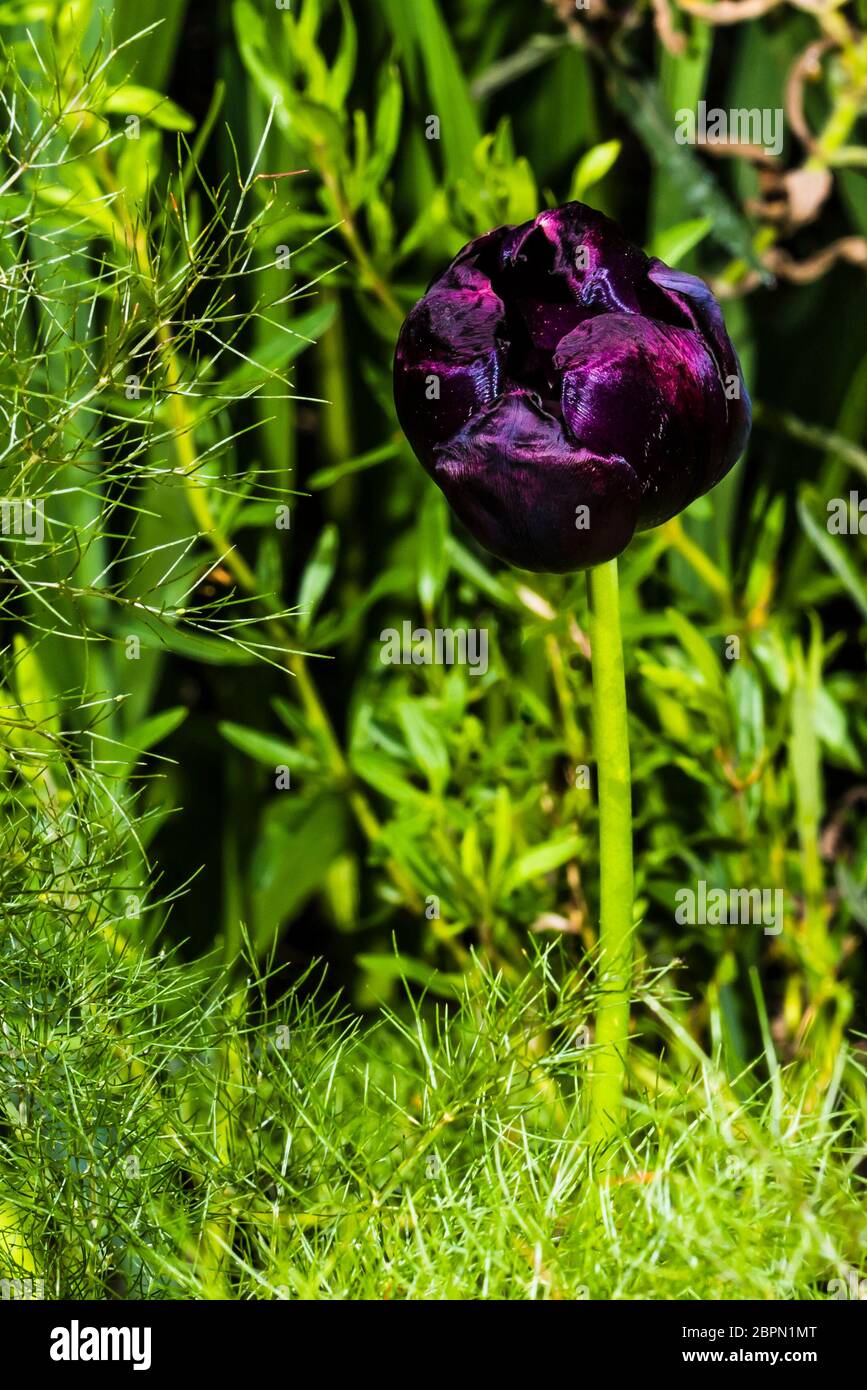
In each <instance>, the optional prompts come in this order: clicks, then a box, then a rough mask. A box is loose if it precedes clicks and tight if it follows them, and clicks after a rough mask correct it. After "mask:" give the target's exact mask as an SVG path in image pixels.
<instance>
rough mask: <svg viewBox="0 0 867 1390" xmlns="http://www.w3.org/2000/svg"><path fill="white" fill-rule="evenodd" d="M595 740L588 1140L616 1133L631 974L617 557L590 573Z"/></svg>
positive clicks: (596, 1144) (601, 1141)
mask: <svg viewBox="0 0 867 1390" xmlns="http://www.w3.org/2000/svg"><path fill="white" fill-rule="evenodd" d="M588 587H589V594H590V608H591V617H592V622H591V646H592V665H593V740H594V746H595V752H596V767H597V776H598V784H599V845H600V849H599V866H600V880H601V883H600V893H599V901H600V911H599V983H600V987H601V989H602V997H601V1000H600V1003H599V1006H598V1010H597V1014H596V1032H595V1038H594V1042H595V1048H594V1053H593V1062H592V1070H591V1074H590V1144H591V1148H594V1149H595V1148H606V1147H608V1146H609V1145H610V1143H611V1141H612V1140H613V1139H614V1138H615V1136H616V1135H617V1133H618V1131H619V1127H620V1119H621V1109H622V1102H623V1091H624V1084H625V1077H626V1047H627V1038H628V1035H629V990H630V983H631V975H632V933H633V924H632V911H633V874H632V784H631V779H630V771H629V735H628V730H627V725H626V681H625V677H624V672H623V643H622V641H621V637H620V595H619V591H618V585H617V561H616V560H609V561H608V562H607V564H604V565H597V567H596V568H595V569H593V570H591V571H590V576H589V581H588Z"/></svg>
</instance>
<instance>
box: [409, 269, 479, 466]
mask: <svg viewBox="0 0 867 1390" xmlns="http://www.w3.org/2000/svg"><path fill="white" fill-rule="evenodd" d="M504 322H505V313H504V309H503V305H502V302H501V300H500V299H499V298H498V297H497V295H496V294H494V291H493V289H492V287H491V283H490V281H489V280H488V279H487V277H486V276H485V275H483V274H482V273H481V272H480V271H478V270H476V269H474V268H473V267H468V266H458V267H455V269H454V273H453V275H452V276H451V277H449V280H448V281H446V283H443V281H442V280H441V281H438V282H437V284H436V285H435V286H434V287H433V288H432V289H431V290H429V291H428V293H427V294H426V295H425V296H424V298H423V299H420V300H419V302H418V304H416V306H415V308H414V309H413V310H412V311H411V313H410V314H409V316H408V317H407V319H406V321H405V323H404V325H403V328H402V329H401V333H400V338H399V339H398V344H397V350H396V352H395V363H394V386H395V404H396V406H397V414H398V419H399V420H400V423H401V427H402V429H403V431H404V433H405V434H406V436H407V438H408V439H409V441H410V443H411V444H412V446H413V449H414V450H415V452H416V453H417V454H418V456H419V458H420V459H421V460H422V462H423V463H425V465H426V466H427V467H431V466H432V452H433V449H434V447H435V446H436V445H437V444H439V443H441V442H442V441H443V440H446V439H449V438H451V436H452V435H454V434H455V433H456V432H457V431H458V430H459V429H460V428H461V426H462V425H463V424H465V423H466V421H467V420H468V419H470V417H471V416H472V415H473V414H474V413H475V411H476V410H478V409H479V407H480V406H483V405H487V404H488V403H489V402H490V401H492V400H494V399H495V397H496V396H497V395H498V394H499V391H500V389H501V378H502V366H501V360H500V359H501V353H502V351H503V349H502V344H501V339H500V334H501V331H502V329H503V327H504Z"/></svg>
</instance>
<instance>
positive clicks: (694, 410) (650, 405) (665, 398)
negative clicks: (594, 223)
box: [555, 314, 726, 530]
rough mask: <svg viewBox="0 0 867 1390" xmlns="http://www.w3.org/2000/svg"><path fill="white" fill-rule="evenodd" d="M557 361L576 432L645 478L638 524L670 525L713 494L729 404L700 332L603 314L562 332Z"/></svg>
mask: <svg viewBox="0 0 867 1390" xmlns="http://www.w3.org/2000/svg"><path fill="white" fill-rule="evenodd" d="M555 362H556V365H557V367H558V369H559V370H560V371H561V372H562V374H563V421H564V425H565V428H566V431H567V434H568V435H569V437H570V438H571V439H572V440H573V441H574V443H575V444H576V445H577V446H580V447H583V448H586V449H593V450H595V451H596V452H599V451H601V450H603V449H609V450H612V451H614V452H616V453H618V454H620V455H622V457H623V458H625V459H626V460H627V462H628V463H629V464H630V465H631V467H632V468H633V469H634V470H635V472H636V474H637V475H638V477H639V479H640V480H641V488H642V498H641V506H640V509H639V521H638V527H639V530H646V529H647V528H648V527H650V526H658V525H659V524H660V523H661V522H663V521H667V520H668V518H669V517H671V516H675V515H676V514H677V513H678V512H680V511H682V510H683V508H684V507H686V506H688V505H689V503H690V502H692V501H694V500H695V498H696V497H698V496H699V495H700V493H702V492H704V491H705V481H706V477H707V476H708V474H709V473H710V472H712V471H713V469H714V468H715V467H716V464H717V459H716V453H717V444H716V441H717V439H718V436H719V429H720V427H723V428H724V426H725V420H726V407H725V399H724V396H723V392H722V387H721V385H720V381H719V374H718V372H717V368H716V363H715V361H714V359H713V357H712V356H711V354H710V352H709V351H708V349H707V348H706V347H705V344H704V342H703V340H702V338H700V337H699V335H698V334H697V333H694V332H693V331H692V330H691V329H684V328H672V327H670V326H669V325H668V324H663V323H657V322H655V321H654V320H653V319H646V318H641V317H639V316H638V315H633V314H605V315H603V316H602V317H600V318H596V319H589V320H588V321H587V322H586V323H584V324H582V325H581V326H580V328H577V329H576V330H575V331H574V333H571V334H570V335H569V337H568V338H564V340H563V342H562V343H561V344H560V347H559V348H558V350H557V353H556V356H555Z"/></svg>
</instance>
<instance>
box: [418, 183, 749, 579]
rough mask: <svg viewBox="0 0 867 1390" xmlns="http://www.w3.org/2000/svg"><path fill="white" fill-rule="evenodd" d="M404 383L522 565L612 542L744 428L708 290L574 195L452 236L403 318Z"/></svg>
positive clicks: (447, 468) (449, 471)
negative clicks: (459, 242) (515, 222)
mask: <svg viewBox="0 0 867 1390" xmlns="http://www.w3.org/2000/svg"><path fill="white" fill-rule="evenodd" d="M394 394H395V401H396V404H397V413H398V418H399V419H400V423H401V426H402V427H403V430H404V432H405V434H406V436H407V438H408V439H409V442H410V443H411V445H412V447H413V449H414V450H415V453H416V454H417V456H418V458H419V459H420V460H421V462H422V463H423V464H424V466H425V468H426V469H427V471H428V472H429V473H430V475H431V477H432V478H433V479H434V481H435V482H436V483H437V484H438V485H439V486H440V487H441V488H442V490H443V492H444V493H445V495H446V497H447V498H448V500H449V502H450V504H451V506H452V507H453V508H454V510H455V512H456V513H457V515H458V516H459V517H460V519H461V520H462V521H463V522H464V524H465V525H466V526H467V527H468V529H469V530H470V531H471V532H472V534H473V535H474V536H475V537H476V539H477V540H478V541H480V542H481V544H482V545H484V546H485V547H486V548H487V549H488V550H490V551H491V552H492V553H493V554H494V555H497V556H499V557H500V559H502V560H507V561H509V562H510V563H511V564H514V565H518V566H520V567H521V568H522V569H529V570H549V571H554V572H563V571H567V570H579V569H587V568H589V567H590V566H591V565H598V564H600V563H601V562H602V561H604V560H610V559H611V558H612V557H613V556H615V555H619V554H620V552H621V551H622V550H624V549H625V547H626V546H627V545H628V544H629V542H630V540H631V539H632V536H633V534H634V532H635V531H636V530H639V531H643V530H646V529H647V528H648V527H651V526H658V525H659V524H660V522H663V521H667V520H668V519H669V518H670V517H672V516H675V515H676V514H677V513H678V512H680V511H682V510H683V508H684V507H686V506H688V505H689V503H690V502H693V501H694V500H695V498H696V497H700V496H701V495H702V493H704V492H707V491H708V490H709V489H710V488H712V487H713V486H714V485H715V484H716V483H718V482H719V481H720V479H721V478H723V477H724V476H725V475H726V473H727V472H728V471H729V469H730V468H731V467H732V465H733V464H734V463H735V462H736V461H737V459H738V458H739V457H740V455H741V453H742V452H743V449H744V447H745V445H746V442H747V438H748V436H749V432H750V398H749V396H748V394H747V389H746V386H745V385H744V381H743V377H742V375H741V370H740V364H739V363H738V359H737V355H736V353H735V350H734V348H733V347H732V344H731V341H730V339H729V336H728V334H727V333H726V330H725V324H724V322H723V317H722V313H721V311H720V307H719V305H718V304H717V302H716V300H715V299H714V297H713V295H712V294H711V292H710V290H709V289H708V288H707V286H706V285H705V284H704V282H703V281H702V280H698V279H696V277H695V276H694V275H686V274H684V273H683V272H681V271H678V270H671V269H670V268H669V267H668V266H667V265H664V264H663V262H662V261H659V260H655V259H648V257H647V256H645V255H644V253H643V252H642V251H639V250H638V248H637V247H635V246H632V245H631V244H630V243H629V242H628V241H626V240H625V238H624V237H623V236H622V234H621V232H620V231H619V229H618V228H617V227H616V226H615V224H614V223H613V222H611V221H610V220H609V219H608V218H607V217H604V216H603V215H602V214H601V213H599V212H594V211H593V210H592V209H591V208H587V207H584V205H583V204H582V203H567V204H566V205H565V206H564V207H561V208H555V209H554V210H553V211H549V212H543V213H540V215H539V216H538V217H537V218H536V219H535V221H533V222H525V223H524V224H523V226H520V227H498V228H497V230H496V231H493V232H488V233H487V235H485V236H482V237H479V238H478V239H477V240H476V241H471V242H470V243H469V245H467V246H465V247H464V249H463V250H462V251H461V252H459V254H458V255H457V256H456V257H455V259H454V260H453V261H452V263H451V265H450V266H449V267H448V268H447V269H446V270H445V271H443V273H442V275H440V276H439V277H438V278H437V279H436V280H434V281H433V283H432V284H431V286H430V288H429V289H428V291H427V294H425V296H424V298H423V299H420V300H419V302H418V304H416V305H415V307H414V308H413V309H412V311H411V312H410V314H409V315H408V317H407V319H406V322H405V323H404V325H403V328H402V329H401V332H400V337H399V339H398V343H397V352H396V354H395V361H394Z"/></svg>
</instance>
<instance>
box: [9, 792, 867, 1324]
mask: <svg viewBox="0 0 867 1390" xmlns="http://www.w3.org/2000/svg"><path fill="white" fill-rule="evenodd" d="M83 809H84V808H83V806H82V805H81V804H80V802H77V801H76V799H75V796H74V795H70V796H69V797H68V798H67V799H66V804H65V808H64V809H63V810H62V811H61V812H60V813H59V819H57V820H56V821H55V822H54V828H55V830H58V829H59V828H61V827H62V826H64V825H66V826H67V828H68V829H69V831H70V837H69V839H68V841H67V844H68V846H69V852H68V853H66V854H65V862H64V867H63V870H62V873H61V874H60V875H58V874H57V866H58V864H59V862H60V860H61V858H64V855H63V854H62V852H61V848H60V845H61V843H62V837H61V839H60V840H58V836H57V835H56V834H54V835H50V834H47V833H46V835H45V836H44V837H43V843H42V844H41V845H40V843H39V842H38V841H34V842H32V843H31V845H30V852H29V854H28V856H27V857H26V858H24V857H22V856H18V857H17V858H16V856H15V855H14V853H12V852H11V851H12V845H11V842H9V841H7V845H6V849H7V853H6V854H5V855H4V856H3V861H2V862H3V868H2V876H3V879H4V882H3V884H2V887H3V889H4V893H5V897H6V900H7V901H8V902H10V904H11V905H12V911H11V919H10V920H11V926H10V929H9V930H8V931H7V932H6V933H5V935H4V937H3V941H2V947H0V970H2V987H3V996H4V1010H3V1032H4V1039H5V1042H4V1047H3V1051H2V1053H0V1077H2V1091H3V1102H4V1113H3V1119H2V1125H0V1186H2V1191H3V1193H4V1199H3V1212H2V1217H3V1220H2V1231H0V1263H2V1265H3V1268H2V1269H0V1276H3V1277H7V1278H10V1279H12V1278H16V1277H18V1278H24V1277H30V1278H37V1279H42V1280H43V1281H44V1293H45V1296H46V1297H49V1298H50V1297H72V1298H104V1297H112V1296H117V1297H122V1298H123V1297H142V1296H144V1297H146V1298H213V1297H231V1298H293V1297H306V1298H329V1299H330V1298H355V1299H357V1298H392V1299H401V1298H414V1299H418V1298H425V1299H432V1298H433V1299H435V1298H476V1297H480V1298H510V1299H514V1298H678V1299H690V1298H733V1299H743V1298H751V1297H759V1298H775V1299H778V1298H787V1297H799V1298H805V1297H806V1298H810V1297H817V1298H822V1297H827V1296H828V1283H829V1281H830V1280H831V1279H834V1278H838V1279H842V1280H844V1281H846V1280H847V1279H848V1278H849V1277H850V1275H851V1272H852V1270H853V1269H854V1270H857V1268H858V1259H859V1251H860V1250H861V1249H862V1248H863V1244H864V1239H865V1233H867V1210H865V1206H864V1203H863V1181H862V1179H860V1178H859V1177H858V1176H857V1175H856V1171H855V1169H856V1165H857V1162H858V1159H859V1157H860V1152H859V1148H858V1145H859V1142H861V1141H859V1140H858V1139H857V1137H856V1136H857V1134H858V1130H859V1121H858V1117H857V1116H856V1114H855V1113H854V1102H850V1101H849V1100H847V1088H846V1085H845V1075H844V1073H845V1071H846V1068H847V1066H851V1065H852V1063H851V1062H850V1063H846V1062H845V1059H844V1058H843V1057H842V1056H841V1060H840V1064H839V1067H838V1071H837V1076H836V1078H835V1079H834V1081H833V1082H832V1085H831V1087H830V1089H829V1090H828V1091H827V1092H826V1093H825V1095H824V1097H823V1098H822V1099H821V1101H820V1102H819V1103H815V1101H814V1099H811V1095H810V1093H808V1092H806V1091H805V1092H804V1093H803V1094H801V1092H800V1090H799V1083H798V1080H797V1077H796V1075H795V1073H794V1072H793V1073H791V1074H787V1073H785V1072H782V1073H781V1072H779V1071H778V1070H776V1069H774V1068H772V1082H770V1083H768V1085H767V1086H766V1087H765V1088H764V1089H761V1088H760V1087H758V1088H757V1086H758V1083H751V1082H749V1081H748V1080H746V1079H742V1081H741V1082H740V1083H739V1085H738V1086H737V1087H732V1086H730V1085H729V1084H728V1083H727V1082H726V1081H725V1080H724V1079H723V1078H722V1077H721V1075H720V1074H719V1072H718V1071H717V1069H716V1068H715V1066H714V1065H713V1064H712V1062H711V1061H710V1060H709V1059H708V1058H706V1057H703V1056H701V1054H700V1053H699V1052H698V1050H697V1048H696V1045H695V1044H693V1043H691V1042H689V1041H688V1040H687V1039H685V1036H684V1035H682V1034H681V1033H680V1030H679V1029H678V1027H677V1025H676V1024H675V1023H674V1020H673V1018H672V1016H671V1015H670V1014H669V1013H668V1012H667V1010H666V1008H665V1006H664V1004H663V1003H662V1002H660V999H661V994H662V986H661V984H660V982H659V981H657V982H655V983H653V984H652V985H649V986H648V989H647V992H646V994H645V995H644V996H643V1000H644V1005H643V1006H639V1008H638V1010H637V1011H636V1017H638V1018H640V1019H641V1020H643V1023H642V1028H643V1029H648V1028H650V1027H655V1028H657V1029H659V1030H661V1034H660V1036H661V1035H662V1034H664V1033H665V1031H666V1030H667V1029H669V1028H670V1029H671V1033H670V1037H671V1047H672V1051H671V1053H670V1060H668V1061H666V1062H665V1064H664V1065H662V1064H660V1063H659V1061H658V1058H654V1057H652V1056H651V1055H650V1054H649V1053H644V1052H642V1051H641V1050H637V1052H636V1058H637V1060H636V1075H635V1076H634V1077H633V1080H632V1096H633V1100H632V1103H631V1107H630V1117H631V1118H630V1125H631V1128H630V1133H629V1135H628V1136H624V1143H623V1146H622V1148H621V1150H619V1151H618V1153H617V1155H616V1156H615V1158H614V1161H613V1162H611V1163H610V1165H609V1167H608V1174H607V1179H606V1180H605V1181H604V1182H603V1183H600V1181H599V1179H598V1178H597V1179H596V1180H594V1178H593V1176H592V1174H591V1172H590V1169H589V1163H588V1149H587V1144H586V1133H585V1115H584V1109H583V1101H582V1097H583V1095H584V1078H585V1075H586V1070H585V1069H586V1065H587V1049H586V1048H585V1047H583V1046H582V1043H583V1042H584V1038H585V1036H586V1035H585V1033H584V1032H583V1028H582V1021H583V1018H584V1017H586V1016H587V1013H588V1011H589V1009H590V1008H591V1007H592V1003H593V1001H592V1000H591V999H590V998H588V997H585V996H584V994H583V993H582V992H581V990H579V988H578V987H577V985H576V983H575V977H574V975H571V974H570V973H568V972H566V971H564V970H563V969H562V962H561V960H560V959H559V955H558V953H557V952H556V951H548V952H547V953H541V952H540V953H538V954H537V955H536V957H535V959H534V960H533V961H532V962H531V963H530V968H529V972H528V974H527V976H526V977H525V979H524V980H523V981H522V982H521V983H520V984H519V985H518V986H516V987H514V988H512V987H506V986H505V985H504V984H503V983H502V981H501V980H499V979H497V978H495V977H492V975H491V974H490V973H489V972H487V971H484V970H482V969H479V970H478V971H476V972H475V973H474V974H472V975H471V976H469V977H468V983H467V986H466V993H465V997H464V998H463V999H462V1000H461V1001H459V1002H456V1003H455V1004H454V1005H448V1006H444V1005H442V1004H440V1005H438V1006H434V1005H432V1004H430V1003H425V1002H424V1001H422V1003H421V1004H418V1005H417V1004H412V1003H410V1004H407V1006H406V1007H405V1008H404V1009H403V1010H402V1011H401V1012H400V1013H399V1014H393V1013H386V1014H384V1015H382V1016H381V1021H380V1022H379V1023H378V1025H377V1026H374V1027H369V1026H366V1025H365V1024H364V1023H363V1022H362V1023H359V1022H357V1021H355V1022H353V1021H351V1020H350V1019H349V1018H348V1017H347V1016H343V1015H341V1014H340V1012H339V1011H338V1009H337V1007H336V1006H335V1005H334V1004H333V1003H331V1004H328V1003H326V1002H323V1001H324V1000H325V996H326V994H327V981H325V982H322V983H320V985H319V987H318V989H317V988H315V987H314V986H313V977H312V974H310V973H308V976H307V978H306V979H305V980H302V981H301V982H300V985H298V984H296V986H295V988H294V989H293V990H290V992H289V993H288V994H283V995H280V993H279V990H278V989H277V982H276V981H275V980H274V979H271V980H268V979H261V978H258V979H257V978H252V977H251V978H248V979H247V980H245V981H244V982H243V983H240V984H238V983H236V984H234V985H232V984H230V983H229V982H228V979H227V977H226V976H224V975H221V974H220V973H219V972H218V970H217V968H216V967H215V968H214V969H213V971H212V970H210V968H209V967H206V966H203V967H200V968H197V967H191V966H190V965H188V964H187V965H181V964H180V963H177V962H175V961H172V960H167V959H164V958H162V957H161V956H155V955H152V954H148V953H146V952H145V951H144V950H142V949H141V948H135V949H134V948H133V947H131V946H130V947H126V946H124V944H123V937H122V936H121V935H120V933H119V925H118V920H117V917H116V916H113V915H112V912H113V902H114V900H113V898H112V895H111V894H110V893H107V894H106V896H105V897H104V898H103V897H101V895H100V893H99V889H98V882H97V880H98V878H99V873H100V866H101V863H102V861H101V858H100V856H101V855H102V854H103V853H104V852H105V851H106V849H107V848H108V849H110V842H109V843H108V844H106V843H103V844H101V845H98V846H92V845H91V846H88V844H87V841H86V839H85V838H84V837H83V836H82V837H81V838H79V839H76V837H75V835H74V834H72V833H71V832H72V831H73V829H74V826H75V817H76V815H77V814H80V813H81V812H82V810H83ZM49 862H53V863H54V865H55V877H54V881H53V887H52V888H50V889H49V890H47V891H46V890H45V889H44V887H43V888H42V889H39V888H38V887H37V885H39V884H42V885H44V884H45V882H46V881H47V880H46V873H47V870H48V865H49ZM85 884H87V885H89V889H90V892H89V894H88V897H87V899H85V897H84V895H83V894H82V893H81V892H80V891H79V890H80V889H81V888H83V887H84V886H85ZM85 902H87V904H88V906H87V909H86V910H85V909H84V906H83V905H84V904H85ZM269 996H270V1002H269V998H268V997H269ZM682 1048H683V1049H685V1050H684V1051H683V1052H681V1049H682ZM765 1064H766V1063H765V1060H763V1063H762V1065H763V1066H764V1065H765ZM739 1096H741V1097H742V1099H739ZM808 1105H809V1106H811V1107H812V1108H809V1109H808V1108H807V1107H808Z"/></svg>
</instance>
